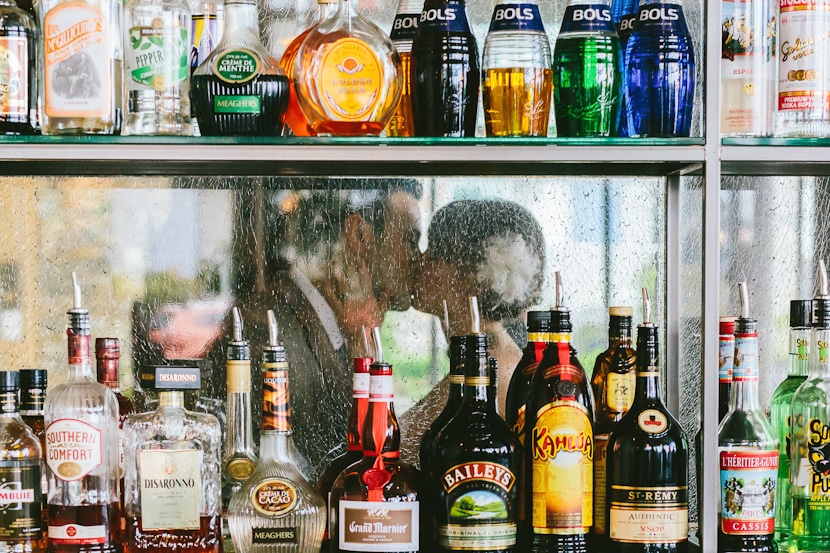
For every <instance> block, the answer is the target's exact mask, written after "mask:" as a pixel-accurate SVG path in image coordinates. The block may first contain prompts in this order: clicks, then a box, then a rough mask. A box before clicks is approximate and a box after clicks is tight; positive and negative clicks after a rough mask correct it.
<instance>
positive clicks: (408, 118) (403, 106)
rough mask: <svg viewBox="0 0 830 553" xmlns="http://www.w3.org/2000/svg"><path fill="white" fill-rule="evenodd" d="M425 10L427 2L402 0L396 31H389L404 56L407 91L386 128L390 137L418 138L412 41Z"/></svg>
mask: <svg viewBox="0 0 830 553" xmlns="http://www.w3.org/2000/svg"><path fill="white" fill-rule="evenodd" d="M423 7H424V2H423V0H400V2H398V13H396V14H395V21H394V23H392V30H391V31H390V32H389V38H390V39H392V43H393V44H394V45H395V49H396V50H397V51H398V55H399V56H400V57H401V75H403V88H402V89H401V101H400V102H399V103H398V108H397V109H396V110H395V114H394V115H393V116H392V118H391V119H390V120H389V124H388V125H386V136H394V137H404V136H415V122H414V121H413V120H412V118H413V117H414V116H413V115H412V74H411V67H412V40H413V39H414V38H415V32H416V31H417V30H418V20H419V19H420V18H421V12H422V11H423Z"/></svg>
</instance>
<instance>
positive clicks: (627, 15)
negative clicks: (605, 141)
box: [611, 0, 640, 137]
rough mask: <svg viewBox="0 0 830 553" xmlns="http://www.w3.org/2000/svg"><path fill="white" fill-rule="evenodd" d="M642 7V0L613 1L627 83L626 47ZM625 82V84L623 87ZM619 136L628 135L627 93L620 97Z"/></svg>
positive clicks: (617, 125) (623, 73)
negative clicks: (639, 0)
mask: <svg viewBox="0 0 830 553" xmlns="http://www.w3.org/2000/svg"><path fill="white" fill-rule="evenodd" d="M639 9H640V2H638V0H612V2H611V19H612V20H613V21H614V26H616V27H617V36H618V37H619V38H620V52H621V56H622V59H623V66H622V67H623V69H622V71H623V72H622V75H623V77H622V78H623V83H625V76H626V75H627V74H628V60H626V57H625V49H626V46H627V45H628V37H630V36H631V33H632V32H633V31H634V23H635V22H636V21H637V11H638V10H639ZM624 88H625V84H623V89H624ZM615 129H616V134H617V136H623V137H625V136H628V102H627V101H626V99H625V94H622V97H621V98H620V111H619V114H618V115H617V122H616V127H615Z"/></svg>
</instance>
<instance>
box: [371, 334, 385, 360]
mask: <svg viewBox="0 0 830 553" xmlns="http://www.w3.org/2000/svg"><path fill="white" fill-rule="evenodd" d="M372 339H373V340H374V342H375V363H383V344H381V342H380V327H378V326H376V327H374V328H373V329H372Z"/></svg>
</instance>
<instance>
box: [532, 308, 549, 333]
mask: <svg viewBox="0 0 830 553" xmlns="http://www.w3.org/2000/svg"><path fill="white" fill-rule="evenodd" d="M549 329H550V311H528V312H527V331H528V332H548V330H549Z"/></svg>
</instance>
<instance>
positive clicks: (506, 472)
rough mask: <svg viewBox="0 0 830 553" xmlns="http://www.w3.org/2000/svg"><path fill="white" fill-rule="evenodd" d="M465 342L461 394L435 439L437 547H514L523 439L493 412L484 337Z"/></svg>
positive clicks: (489, 549)
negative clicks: (462, 389)
mask: <svg viewBox="0 0 830 553" xmlns="http://www.w3.org/2000/svg"><path fill="white" fill-rule="evenodd" d="M471 299H475V298H471ZM475 311H478V308H477V306H476V308H475ZM474 326H475V325H474ZM464 341H465V347H464V351H465V360H464V399H463V401H462V402H461V407H460V408H459V410H458V412H457V413H456V414H455V416H454V417H453V418H452V419H451V420H450V422H449V423H448V424H447V426H445V427H444V429H443V430H442V431H441V432H440V433H439V434H438V437H437V438H436V440H435V445H434V456H433V459H432V462H431V463H432V469H433V473H432V476H431V477H430V478H429V481H428V485H429V487H430V488H431V489H430V492H429V493H430V494H431V495H432V496H434V497H435V498H436V499H437V501H436V505H435V507H436V511H437V516H436V518H437V535H438V545H439V546H440V548H441V551H471V550H474V551H478V552H482V553H483V552H503V551H512V550H514V549H515V547H516V541H517V535H518V532H517V516H518V507H519V483H518V482H517V479H518V477H519V476H520V475H521V465H522V450H521V444H520V443H519V439H518V437H517V436H516V435H515V434H514V433H513V431H512V430H511V429H510V427H509V426H507V423H506V422H504V419H502V418H501V417H500V416H499V415H498V413H497V412H496V396H494V395H493V394H492V393H491V392H492V390H491V388H490V386H491V383H492V381H493V375H492V373H491V370H490V363H489V360H488V358H487V336H486V335H485V334H481V333H478V332H476V333H473V334H470V335H467V336H465V337H464Z"/></svg>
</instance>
